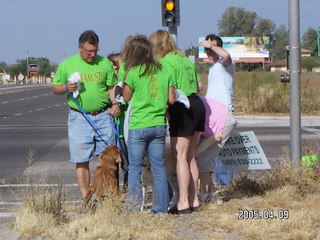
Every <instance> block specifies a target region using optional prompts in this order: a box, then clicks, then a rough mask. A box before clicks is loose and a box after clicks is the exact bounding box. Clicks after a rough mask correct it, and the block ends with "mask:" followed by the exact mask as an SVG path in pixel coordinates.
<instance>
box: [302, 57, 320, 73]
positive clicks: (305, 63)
mask: <svg viewBox="0 0 320 240" xmlns="http://www.w3.org/2000/svg"><path fill="white" fill-rule="evenodd" d="M318 66H319V62H318V58H315V57H303V58H301V67H302V68H303V69H306V70H307V71H309V72H311V71H312V68H314V67H318Z"/></svg>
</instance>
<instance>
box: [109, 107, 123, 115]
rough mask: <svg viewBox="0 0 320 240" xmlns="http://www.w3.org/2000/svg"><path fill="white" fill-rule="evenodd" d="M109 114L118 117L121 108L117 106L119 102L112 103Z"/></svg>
mask: <svg viewBox="0 0 320 240" xmlns="http://www.w3.org/2000/svg"><path fill="white" fill-rule="evenodd" d="M110 114H111V115H112V116H114V117H119V116H120V114H121V108H120V106H119V104H114V105H112V107H111V109H110Z"/></svg>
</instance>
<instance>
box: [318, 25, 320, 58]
mask: <svg viewBox="0 0 320 240" xmlns="http://www.w3.org/2000/svg"><path fill="white" fill-rule="evenodd" d="M318 56H320V27H318Z"/></svg>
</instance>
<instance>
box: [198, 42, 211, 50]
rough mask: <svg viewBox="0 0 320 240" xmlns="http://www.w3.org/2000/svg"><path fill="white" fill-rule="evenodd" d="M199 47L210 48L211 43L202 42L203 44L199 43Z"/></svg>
mask: <svg viewBox="0 0 320 240" xmlns="http://www.w3.org/2000/svg"><path fill="white" fill-rule="evenodd" d="M199 45H200V46H203V47H205V48H210V49H211V48H212V42H211V41H209V40H204V41H203V42H200V43H199Z"/></svg>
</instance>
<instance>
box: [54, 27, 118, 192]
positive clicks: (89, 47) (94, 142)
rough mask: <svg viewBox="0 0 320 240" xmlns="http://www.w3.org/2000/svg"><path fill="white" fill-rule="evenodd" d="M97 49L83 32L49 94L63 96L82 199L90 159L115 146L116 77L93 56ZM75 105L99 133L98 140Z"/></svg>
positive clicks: (105, 62)
mask: <svg viewBox="0 0 320 240" xmlns="http://www.w3.org/2000/svg"><path fill="white" fill-rule="evenodd" d="M98 45H99V37H98V36H97V34H96V33H95V32H93V31H85V32H83V33H82V34H81V35H80V37H79V45H78V48H79V54H77V55H74V56H72V57H69V58H67V59H65V60H64V61H63V62H62V63H61V64H60V65H59V67H58V70H57V73H56V75H55V77H54V79H53V92H54V93H55V94H57V95H64V94H66V93H67V103H68V105H69V108H70V110H69V118H68V136H69V151H70V161H71V162H74V163H76V178H77V182H78V185H79V188H80V192H81V194H82V196H83V197H84V196H85V195H86V194H87V193H88V189H89V184H90V170H89V162H90V160H91V159H92V158H93V157H94V155H96V156H99V155H100V154H101V153H102V151H103V149H104V148H105V147H106V144H107V145H108V146H111V145H115V144H116V141H115V135H114V130H113V124H114V120H113V116H119V115H120V113H121V110H120V107H119V105H118V103H117V101H116V100H115V97H114V88H115V87H114V86H115V85H116V84H117V82H118V80H117V77H116V75H115V74H114V71H113V67H112V63H111V62H110V61H109V60H108V59H107V58H104V57H101V56H99V55H97V52H98V49H99V48H98ZM74 74H76V75H77V74H78V76H79V78H80V79H78V80H80V81H78V82H77V81H74V80H73V81H72V80H71V78H70V76H71V75H72V76H73V75H74ZM73 97H74V98H75V99H76V100H75V99H74V98H73ZM75 101H77V103H78V105H79V106H80V107H81V109H83V110H84V111H85V112H86V114H87V115H88V116H89V118H90V119H91V121H92V122H93V123H94V125H95V126H96V127H97V128H98V129H99V131H100V132H101V135H100V136H99V134H97V132H96V131H95V130H94V128H93V127H92V126H91V124H90V123H89V121H88V120H87V119H86V118H85V117H84V116H83V115H82V113H81V109H79V107H78V105H77V103H76V102H75Z"/></svg>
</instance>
